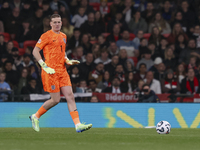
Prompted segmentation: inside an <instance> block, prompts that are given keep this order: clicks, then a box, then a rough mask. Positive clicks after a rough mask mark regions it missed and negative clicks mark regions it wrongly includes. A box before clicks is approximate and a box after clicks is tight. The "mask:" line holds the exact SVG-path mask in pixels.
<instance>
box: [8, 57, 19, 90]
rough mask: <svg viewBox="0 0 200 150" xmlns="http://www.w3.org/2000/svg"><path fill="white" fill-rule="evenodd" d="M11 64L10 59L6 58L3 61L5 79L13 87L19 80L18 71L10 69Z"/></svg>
mask: <svg viewBox="0 0 200 150" xmlns="http://www.w3.org/2000/svg"><path fill="white" fill-rule="evenodd" d="M12 66H13V63H12V61H10V60H7V61H5V62H4V72H5V73H6V80H5V81H6V82H7V83H8V84H9V85H10V87H11V89H13V88H14V87H15V86H16V85H17V83H18V81H19V76H18V73H17V71H15V70H13V69H12Z"/></svg>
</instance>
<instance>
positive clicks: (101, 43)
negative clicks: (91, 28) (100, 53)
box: [97, 35, 107, 49]
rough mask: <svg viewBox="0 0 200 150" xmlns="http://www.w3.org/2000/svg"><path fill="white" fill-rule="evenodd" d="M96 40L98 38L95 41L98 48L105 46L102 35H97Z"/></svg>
mask: <svg viewBox="0 0 200 150" xmlns="http://www.w3.org/2000/svg"><path fill="white" fill-rule="evenodd" d="M97 40H98V41H97V43H98V44H99V45H100V49H102V48H106V47H107V44H106V42H105V38H104V36H103V35H99V36H98V38H97Z"/></svg>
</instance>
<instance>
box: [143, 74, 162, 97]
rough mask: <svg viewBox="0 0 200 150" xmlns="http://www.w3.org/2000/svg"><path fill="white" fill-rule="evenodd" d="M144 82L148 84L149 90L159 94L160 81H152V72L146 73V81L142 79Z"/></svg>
mask: <svg viewBox="0 0 200 150" xmlns="http://www.w3.org/2000/svg"><path fill="white" fill-rule="evenodd" d="M144 82H145V83H146V84H148V85H149V86H150V89H151V90H153V91H154V92H155V93H156V94H161V86H160V81H158V80H156V79H154V75H153V72H151V71H148V72H147V75H146V79H144Z"/></svg>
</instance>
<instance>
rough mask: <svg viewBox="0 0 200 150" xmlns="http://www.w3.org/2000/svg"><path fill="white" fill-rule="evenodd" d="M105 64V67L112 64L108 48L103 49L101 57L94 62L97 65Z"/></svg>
mask: <svg viewBox="0 0 200 150" xmlns="http://www.w3.org/2000/svg"><path fill="white" fill-rule="evenodd" d="M100 62H101V63H103V64H104V65H107V64H109V63H110V62H111V59H110V58H109V57H108V50H107V49H106V48H103V49H102V50H101V54H100V57H99V58H97V59H95V60H94V63H95V64H98V63H100Z"/></svg>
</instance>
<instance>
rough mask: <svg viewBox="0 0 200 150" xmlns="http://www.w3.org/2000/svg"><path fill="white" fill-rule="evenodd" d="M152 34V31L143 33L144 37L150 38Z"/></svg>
mask: <svg viewBox="0 0 200 150" xmlns="http://www.w3.org/2000/svg"><path fill="white" fill-rule="evenodd" d="M150 36H151V33H145V34H144V35H143V38H145V39H147V40H149V38H150Z"/></svg>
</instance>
